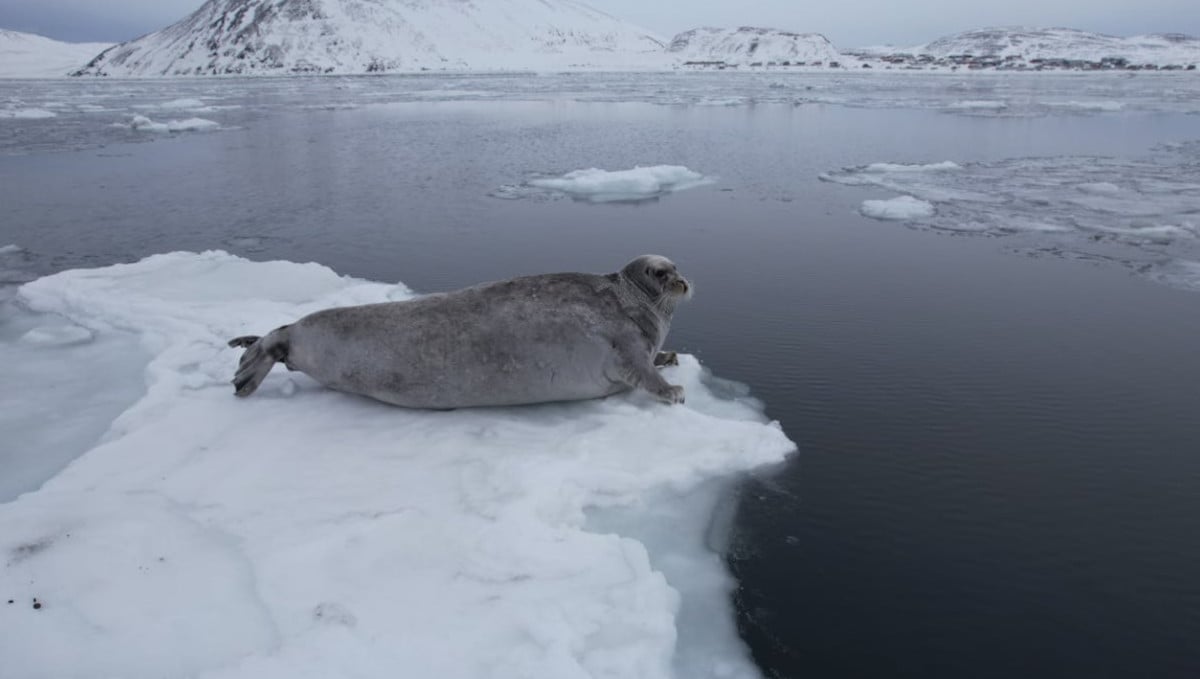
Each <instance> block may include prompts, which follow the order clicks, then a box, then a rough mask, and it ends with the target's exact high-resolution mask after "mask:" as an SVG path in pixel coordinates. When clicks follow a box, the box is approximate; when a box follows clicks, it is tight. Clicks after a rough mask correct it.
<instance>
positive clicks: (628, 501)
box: [0, 252, 794, 679]
mask: <svg viewBox="0 0 1200 679" xmlns="http://www.w3.org/2000/svg"><path fill="white" fill-rule="evenodd" d="M411 296H412V293H411V292H409V291H408V290H407V289H406V288H404V287H403V286H398V285H386V284H381V283H371V282H367V281H361V280H355V279H351V278H345V277H341V276H338V275H337V274H335V273H334V272H332V271H330V270H329V269H327V268H324V267H321V266H318V265H315V264H307V265H305V264H293V263H288V262H263V263H254V262H249V261H247V260H244V259H240V258H237V257H233V256H230V255H227V254H225V253H217V252H210V253H203V254H189V253H173V254H169V255H158V256H155V257H150V258H147V259H145V260H142V261H140V262H137V263H134V264H127V265H117V266H111V267H107V268H103V269H96V270H87V271H82V270H80V271H67V272H63V273H60V274H56V275H54V276H50V277H47V278H42V279H39V280H37V281H34V282H32V283H29V284H27V285H25V286H23V287H22V288H21V290H20V301H21V303H22V305H23V306H25V307H28V308H31V309H33V310H35V311H37V312H47V313H53V314H57V315H59V316H62V317H65V318H67V319H68V320H70V321H71V322H72V323H76V324H79V325H82V326H85V327H122V328H133V329H136V331H137V332H139V333H141V335H140V339H141V344H142V346H143V347H144V348H145V350H146V351H148V352H149V353H150V354H151V357H150V359H149V361H148V362H146V361H142V362H141V364H140V365H141V366H144V372H143V374H142V375H140V377H142V378H143V379H144V381H145V384H146V385H147V390H146V392H145V394H144V395H142V396H141V397H140V398H139V399H138V400H137V402H136V403H135V404H134V405H132V407H130V408H128V409H127V410H125V412H124V413H123V414H122V415H121V416H120V417H118V418H117V419H116V420H115V421H114V422H112V425H111V427H110V429H109V431H108V433H107V434H106V436H105V440H104V442H103V443H102V444H101V445H98V446H95V447H94V448H92V449H91V450H89V451H88V452H86V453H85V454H84V455H83V456H82V457H80V458H79V459H77V460H75V462H74V463H73V464H71V465H70V466H69V467H68V468H67V469H65V470H64V471H63V472H62V473H60V474H59V475H58V476H56V477H55V478H53V479H52V480H50V481H49V482H48V483H46V485H45V486H44V487H42V488H41V489H40V490H38V491H36V492H32V493H28V494H26V495H23V496H21V497H20V498H18V499H16V500H15V501H12V502H9V503H7V504H0V555H3V556H4V557H6V558H7V563H8V565H7V566H6V568H7V570H6V571H5V575H6V577H5V579H4V581H5V582H6V583H10V584H11V585H12V591H11V592H6V593H5V594H6V595H7V596H11V597H13V598H18V597H19V598H20V599H21V600H23V601H30V600H32V598H33V597H39V599H40V600H41V601H44V602H45V607H44V608H43V610H41V611H39V612H37V613H35V612H34V611H32V610H31V609H28V608H27V607H22V609H21V610H17V609H16V608H13V609H12V610H9V611H0V613H7V614H6V615H0V639H4V640H5V641H6V642H8V643H7V644H6V645H5V654H4V663H5V668H6V670H7V671H8V672H10V673H12V674H13V675H14V676H20V677H26V678H28V679H40V678H42V677H46V678H49V677H67V676H121V677H129V678H130V679H140V678H141V677H158V676H196V675H201V674H203V675H205V676H209V677H214V678H215V677H222V678H226V679H228V678H233V677H245V678H250V677H254V678H256V679H258V678H262V677H301V676H311V677H330V676H346V675H351V674H353V675H358V676H383V675H387V674H389V673H394V671H395V668H397V667H403V668H405V672H406V674H411V675H412V676H421V677H435V676H436V677H480V676H533V677H587V676H619V677H627V676H642V677H651V678H662V679H665V678H666V677H669V676H671V674H672V672H671V665H672V656H673V654H674V653H676V652H677V651H676V644H677V640H678V638H679V637H678V636H677V624H678V622H677V614H678V612H679V610H680V596H679V591H680V590H677V589H676V588H675V587H673V586H672V583H671V579H673V578H674V579H678V578H688V577H689V574H694V575H693V577H695V578H697V579H698V580H702V579H704V578H707V577H714V576H715V577H717V586H714V587H695V586H692V585H691V584H685V583H684V582H683V581H682V580H681V581H680V582H681V587H683V591H687V592H706V593H707V595H714V596H716V595H720V596H722V598H723V596H724V595H723V592H724V591H725V590H724V589H723V585H721V582H722V581H721V580H720V574H721V572H722V571H721V565H720V559H719V557H717V556H715V555H713V554H711V553H709V552H706V551H704V550H703V549H702V548H701V549H694V548H692V549H689V550H685V551H680V550H678V549H677V548H676V545H677V544H679V543H680V542H684V541H685V540H683V539H682V537H683V536H682V533H684V532H690V531H696V534H694V535H692V537H691V540H692V541H694V542H702V541H703V539H704V536H703V534H702V527H701V524H702V523H703V522H702V521H699V520H697V521H695V523H694V524H692V523H689V524H687V525H686V526H684V527H683V528H681V527H680V526H679V525H675V524H673V525H672V526H671V533H672V534H673V535H672V539H673V542H672V543H671V544H669V545H666V544H665V545H662V549H663V550H664V551H662V552H659V551H658V550H659V547H660V545H658V544H656V536H655V535H654V534H653V533H654V532H653V531H647V532H645V533H644V534H642V533H638V534H636V535H634V534H628V535H627V534H623V533H622V532H621V531H622V530H623V529H622V528H621V526H613V527H611V528H610V527H599V526H597V527H594V528H593V527H590V526H589V521H588V515H587V513H586V512H588V511H590V510H597V509H600V510H605V511H624V512H632V513H633V518H634V521H633V524H634V525H642V526H643V527H645V524H646V523H647V520H658V519H660V518H664V517H663V516H660V515H658V514H655V515H654V516H653V517H651V516H646V520H643V521H637V520H636V519H637V516H636V513H637V512H638V511H639V510H641V509H642V508H643V507H644V506H646V501H647V500H649V499H652V498H663V497H665V498H672V497H674V498H680V499H681V502H682V501H684V500H683V498H688V497H693V495H692V494H693V493H696V492H706V491H705V488H706V486H707V485H708V484H709V483H711V482H714V481H715V480H718V479H722V478H728V477H729V476H730V475H732V474H737V473H738V472H740V471H742V470H746V469H750V468H753V467H756V466H759V465H763V464H769V463H773V462H777V461H779V460H780V459H782V457H783V456H785V455H786V454H787V453H789V452H790V451H792V450H793V449H794V447H793V445H792V444H791V442H790V441H788V439H787V437H786V436H785V435H784V434H783V432H782V431H781V430H780V429H779V427H778V426H777V425H775V424H772V423H768V422H766V420H765V418H764V417H763V415H762V411H761V409H760V408H759V407H758V406H757V405H756V404H755V403H754V402H753V401H751V400H749V399H746V398H744V397H742V396H740V395H739V393H740V392H734V393H733V394H732V395H729V396H723V395H722V394H723V393H724V392H725V391H727V390H717V389H715V388H712V387H710V386H709V385H710V384H711V378H710V377H709V376H707V374H706V372H705V371H704V370H703V368H701V366H700V364H699V363H698V362H697V361H696V360H695V359H694V358H692V357H689V356H682V357H681V359H680V362H681V364H680V365H679V366H678V367H674V368H669V369H667V372H666V376H667V378H668V379H669V380H670V381H671V382H673V383H676V384H681V385H683V386H684V388H685V389H686V390H687V394H688V403H687V405H686V406H678V407H669V406H665V405H661V404H658V403H655V402H654V401H653V400H652V399H650V398H648V397H644V396H643V395H640V394H626V395H620V396H616V397H612V398H609V399H604V400H596V401H588V402H581V403H570V404H550V405H543V406H535V407H527V408H504V409H478V410H472V409H464V410H458V411H452V412H426V411H414V410H404V409H400V408H393V407H389V406H385V405H382V404H379V403H375V402H372V401H369V400H366V399H361V398H356V397H353V396H348V395H345V394H341V393H337V392H334V391H331V390H328V389H324V388H321V387H320V386H319V385H316V384H315V383H314V382H313V381H312V380H308V379H307V378H304V376H303V375H300V374H297V373H292V374H288V373H286V372H285V371H279V372H277V373H276V374H272V375H271V376H270V377H268V379H267V382H266V383H264V386H263V388H262V390H260V392H259V393H258V394H256V395H255V397H254V398H252V399H247V400H240V399H235V398H234V397H233V396H232V393H231V388H230V387H229V385H228V379H229V376H230V373H231V371H232V370H233V369H234V367H235V366H236V363H237V358H238V354H237V352H236V351H233V350H231V349H229V348H227V347H226V346H225V345H224V342H225V340H227V339H228V338H229V337H233V336H236V335H241V334H246V333H248V332H263V331H264V330H266V329H270V328H271V327H275V326H278V325H281V324H284V323H288V322H291V321H293V320H295V319H296V318H297V317H299V316H301V315H303V314H306V313H309V312H311V311H314V310H317V309H321V308H326V307H329V306H334V305H344V304H355V303H369V302H383V301H388V300H392V299H403V298H407V297H411ZM2 328H3V325H0V329H2ZM5 346H7V345H6V344H5V343H3V342H0V349H2V348H4V347H5ZM95 347H96V343H93V344H88V345H84V346H83V347H73V348H69V349H64V350H63V351H64V352H69V351H84V350H89V349H92V348H95ZM30 352H31V353H32V350H30ZM38 353H42V354H48V353H57V352H38ZM56 365H57V366H58V367H57V368H56V370H58V371H59V372H62V373H66V372H77V373H82V374H85V375H86V374H88V373H89V371H94V370H97V369H101V368H102V367H103V366H99V367H98V366H95V365H92V363H91V362H88V361H62V360H60V361H59V362H58V363H57V364H56ZM135 372H137V371H135ZM27 382H28V388H29V389H34V390H36V389H37V388H38V384H37V381H36V380H28V381H23V382H22V384H26V383H27ZM48 393H49V395H44V398H43V402H53V401H52V400H51V399H52V397H53V394H52V393H50V392H48ZM289 395H290V396H289ZM21 396H22V397H23V398H24V397H28V396H29V395H28V394H26V393H22V394H21ZM5 416H6V414H5V413H4V410H3V409H0V418H3V417H5ZM5 424H6V425H7V423H5ZM38 424H41V425H42V426H43V427H46V428H53V427H55V426H57V421H56V420H46V419H45V418H42V419H40V420H39V419H36V418H35V419H33V420H31V421H30V422H25V423H24V427H25V428H28V427H30V426H36V425H38ZM10 430H11V429H10V428H9V427H7V426H6V427H5V429H4V431H5V432H6V434H7V433H8V432H9V431H10ZM6 443H7V440H6ZM7 470H8V467H6V471H7ZM709 497H711V496H709ZM688 502H690V500H689V501H688ZM665 506H670V503H669V502H668V503H667V505H665ZM689 506H700V507H703V506H705V504H704V503H703V502H701V504H699V505H689ZM692 518H694V519H699V518H700V517H699V516H694V517H692ZM601 529H603V530H601ZM598 530H601V532H597V531H598ZM113 545H120V549H113ZM692 561H694V562H695V563H692ZM667 562H669V564H670V566H669V567H668V566H667ZM0 563H5V561H0ZM656 563H663V564H664V565H663V567H662V570H659V569H658V568H657V567H656V566H655V564H656ZM717 605H718V606H719V605H720V604H717ZM694 610H719V609H705V608H704V607H703V606H701V607H700V608H699V609H694ZM34 615H36V616H37V617H31V616H34ZM222 621H223V622H222ZM732 627H733V626H732V625H729V624H726V625H724V626H723V628H722V629H724V630H725V631H726V632H727V633H728V635H732V634H733V629H732ZM204 630H210V631H207V632H204ZM716 647H717V648H721V649H725V650H724V651H721V652H720V653H719V654H718V655H723V654H726V653H740V647H739V645H738V644H737V642H736V639H733V638H732V637H726V638H724V640H723V642H722V644H721V645H720V646H716ZM64 648H66V649H70V652H63V651H62V649H64ZM714 666H720V667H724V668H731V667H732V668H737V667H748V666H749V665H748V662H747V660H746V657H745V656H744V655H739V656H738V657H731V658H727V659H726V658H723V657H719V658H716V659H714V660H713V662H709V663H708V664H707V667H708V668H709V669H706V670H705V672H706V673H710V675H709V676H715V674H716V671H717V670H715V669H711V668H712V667H714ZM693 676H695V675H693ZM699 676H701V677H703V676H704V675H703V674H702V675H699ZM689 679H690V677H689Z"/></svg>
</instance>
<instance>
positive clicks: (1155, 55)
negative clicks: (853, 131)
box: [848, 28, 1200, 70]
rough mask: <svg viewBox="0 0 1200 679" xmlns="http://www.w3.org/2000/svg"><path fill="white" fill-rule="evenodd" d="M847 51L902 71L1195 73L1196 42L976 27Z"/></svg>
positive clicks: (1172, 36)
mask: <svg viewBox="0 0 1200 679" xmlns="http://www.w3.org/2000/svg"><path fill="white" fill-rule="evenodd" d="M848 53H850V54H853V55H855V56H858V57H860V58H863V59H866V60H879V61H884V62H887V63H888V64H891V65H901V66H904V67H908V68H938V67H943V66H951V67H961V66H965V67H968V68H1003V69H1015V70H1024V69H1031V68H1032V69H1039V70H1040V69H1044V68H1067V69H1081V70H1099V69H1126V70H1143V69H1153V70H1158V69H1164V70H1179V69H1184V68H1186V69H1189V70H1195V67H1196V64H1200V39H1197V38H1194V37H1191V36H1188V35H1183V34H1180V33H1163V34H1154V35H1137V36H1133V37H1130V38H1121V37H1117V36H1113V35H1104V34H1102V33H1089V32H1087V31H1080V30H1076V29H1073V28H980V29H976V30H973V31H966V32H964V33H958V34H955V35H950V36H946V37H943V38H938V39H937V40H934V41H933V42H930V43H926V44H924V45H917V46H915V47H907V48H903V47H890V46H889V47H864V48H861V49H854V50H848Z"/></svg>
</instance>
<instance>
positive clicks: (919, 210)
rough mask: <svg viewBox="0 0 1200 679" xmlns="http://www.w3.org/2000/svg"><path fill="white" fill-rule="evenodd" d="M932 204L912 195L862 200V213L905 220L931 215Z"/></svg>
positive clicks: (880, 217)
mask: <svg viewBox="0 0 1200 679" xmlns="http://www.w3.org/2000/svg"><path fill="white" fill-rule="evenodd" d="M934 212H935V210H934V209H933V204H932V203H929V202H926V201H923V200H918V199H916V198H913V197H912V196H900V197H898V198H892V199H891V200H864V201H863V204H862V213H863V214H864V215H865V216H867V217H872V218H874V219H885V220H897V221H906V220H909V219H920V218H922V217H932V216H933V214H934Z"/></svg>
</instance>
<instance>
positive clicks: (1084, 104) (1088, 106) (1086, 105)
mask: <svg viewBox="0 0 1200 679" xmlns="http://www.w3.org/2000/svg"><path fill="white" fill-rule="evenodd" d="M1046 105H1047V106H1050V107H1053V108H1065V109H1075V110H1077V111H1105V112H1110V111H1120V110H1121V109H1123V108H1125V104H1124V103H1122V102H1119V101H1048V102H1046Z"/></svg>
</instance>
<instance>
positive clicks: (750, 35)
mask: <svg viewBox="0 0 1200 679" xmlns="http://www.w3.org/2000/svg"><path fill="white" fill-rule="evenodd" d="M667 51H668V52H670V53H671V54H672V55H674V56H675V57H677V58H680V59H682V60H683V61H684V62H689V61H691V62H723V63H726V64H757V63H763V64H769V63H775V64H784V63H785V62H786V63H788V64H797V63H800V62H803V63H805V64H812V63H814V62H822V63H828V62H830V61H838V60H840V59H842V58H843V57H842V55H841V54H839V53H838V51H837V48H835V47H834V46H833V44H832V43H830V42H829V40H828V39H826V37H825V36H823V35H821V34H820V33H789V32H787V31H781V30H777V29H774V28H754V27H751V26H743V27H741V28H710V27H706V28H696V29H693V30H690V31H687V32H685V33H680V34H679V35H677V36H675V39H674V40H672V41H671V44H670V45H669V46H668V47H667Z"/></svg>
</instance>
